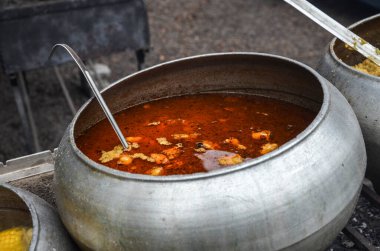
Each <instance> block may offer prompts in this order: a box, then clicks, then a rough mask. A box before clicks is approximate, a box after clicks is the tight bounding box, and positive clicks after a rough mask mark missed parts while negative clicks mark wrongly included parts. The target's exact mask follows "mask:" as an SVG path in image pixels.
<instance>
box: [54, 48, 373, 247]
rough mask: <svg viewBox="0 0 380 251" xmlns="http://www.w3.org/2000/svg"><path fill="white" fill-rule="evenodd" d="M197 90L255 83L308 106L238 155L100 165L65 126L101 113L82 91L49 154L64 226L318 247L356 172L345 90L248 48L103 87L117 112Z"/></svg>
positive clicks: (118, 242) (100, 237) (358, 146)
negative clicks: (140, 166) (270, 143)
mask: <svg viewBox="0 0 380 251" xmlns="http://www.w3.org/2000/svg"><path fill="white" fill-rule="evenodd" d="M200 92H235V93H236V92H238V93H254V94H259V95H265V96H270V97H274V98H279V99H283V100H287V101H290V102H293V103H296V104H299V105H302V106H305V107H308V108H310V109H313V110H315V111H318V115H317V116H316V118H315V120H314V121H313V122H312V124H310V125H309V127H308V128H307V129H306V130H305V131H303V132H302V133H301V134H299V135H298V136H297V137H296V138H294V139H293V140H291V141H289V142H288V143H286V144H285V145H283V146H281V147H280V148H279V149H278V150H275V151H273V152H271V153H269V154H267V155H264V156H261V157H259V158H256V159H254V160H251V161H249V162H245V163H243V164H240V165H238V166H235V167H230V168H225V169H222V170H217V171H213V172H209V173H197V174H192V175H183V176H166V177H153V176H146V175H137V174H130V173H126V172H121V171H118V170H113V169H110V168H107V167H106V166H103V165H100V164H97V163H95V162H94V161H92V160H90V159H89V158H88V157H86V156H85V155H84V154H83V153H82V152H81V151H80V150H79V149H78V148H77V146H76V144H75V138H76V137H77V136H78V135H80V134H81V133H82V132H83V131H84V130H85V129H87V128H89V127H90V126H92V125H94V124H95V123H96V122H98V121H99V120H100V119H103V118H104V115H103V114H102V112H101V110H100V108H99V106H98V104H97V103H96V101H95V100H90V101H89V102H88V103H87V104H85V105H84V106H83V107H82V108H81V110H80V111H79V112H78V114H77V115H76V116H75V118H74V120H73V122H72V123H71V125H70V126H69V128H68V130H67V131H66V133H65V135H64V137H63V139H62V141H61V143H60V146H59V149H58V154H57V159H56V166H55V181H54V189H55V193H56V200H57V206H58V210H59V213H60V215H61V218H62V221H63V222H64V224H65V226H66V227H67V229H68V231H69V232H70V233H71V235H72V236H73V237H74V238H75V239H76V240H77V242H78V243H79V244H80V245H81V246H82V247H84V248H88V249H94V250H122V249H126V250H280V249H284V250H323V249H324V248H325V247H326V246H327V245H328V244H329V243H331V241H332V240H333V239H334V238H335V236H336V235H337V234H338V233H339V231H340V230H341V229H342V228H343V227H344V225H345V224H346V222H347V221H348V219H349V217H350V215H351V213H352V211H353V209H354V206H355V203H356V201H357V198H358V195H359V192H360V188H361V183H362V180H363V177H364V172H365V163H366V154H365V149H364V142H363V138H362V134H361V131H360V128H359V124H358V122H357V120H356V117H355V115H354V113H353V111H352V110H351V107H350V106H349V104H348V103H347V101H346V100H345V99H344V97H343V96H342V95H341V94H340V93H339V92H338V91H337V89H336V88H335V87H333V86H332V85H331V84H329V83H328V82H327V81H326V80H325V79H324V78H322V77H320V76H319V75H318V73H316V72H315V71H313V70H312V69H311V68H309V67H307V66H305V65H303V64H301V63H298V62H296V61H293V60H290V59H286V58H283V57H278V56H272V55H267V54H256V53H231V54H211V55H204V56H197V57H191V58H186V59H182V60H177V61H173V62H169V63H165V64H162V65H159V66H155V67H152V68H150V69H147V70H144V71H142V72H139V73H137V74H134V75H131V76H128V77H126V78H124V79H122V80H120V81H119V82H117V83H116V84H114V85H112V86H111V87H109V88H108V89H107V90H105V91H104V92H103V94H104V96H105V99H106V101H107V102H108V104H109V105H110V106H111V110H113V111H114V112H117V111H120V110H122V109H124V108H126V107H129V106H131V105H134V104H138V103H141V102H145V101H148V100H152V99H157V98H162V97H168V96H174V95H182V94H187V93H200ZM199 112H202V111H199ZM284 116H286V114H284Z"/></svg>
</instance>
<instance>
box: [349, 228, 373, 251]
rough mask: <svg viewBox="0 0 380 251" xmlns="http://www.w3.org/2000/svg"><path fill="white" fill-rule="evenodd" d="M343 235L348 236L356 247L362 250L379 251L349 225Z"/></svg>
mask: <svg viewBox="0 0 380 251" xmlns="http://www.w3.org/2000/svg"><path fill="white" fill-rule="evenodd" d="M343 233H344V234H346V235H347V236H348V237H349V238H350V239H352V240H353V241H354V242H355V244H356V246H357V247H358V248H359V249H360V250H367V251H378V250H379V249H377V248H375V247H374V246H372V245H371V243H369V241H368V240H367V239H366V238H365V237H364V236H363V235H361V234H360V233H359V232H358V231H356V230H355V229H354V228H353V227H351V226H349V225H347V226H346V227H345V228H344V229H343Z"/></svg>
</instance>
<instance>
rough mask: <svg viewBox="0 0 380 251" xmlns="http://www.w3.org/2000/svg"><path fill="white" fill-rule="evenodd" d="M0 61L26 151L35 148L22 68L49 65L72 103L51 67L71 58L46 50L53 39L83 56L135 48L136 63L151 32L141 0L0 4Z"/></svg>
mask: <svg viewBox="0 0 380 251" xmlns="http://www.w3.org/2000/svg"><path fill="white" fill-rule="evenodd" d="M0 33H1V34H7V35H6V36H1V38H0V64H1V67H2V70H3V71H4V72H5V74H6V75H7V76H8V79H9V82H10V83H11V85H12V87H13V91H14V98H15V101H16V105H17V109H18V111H19V114H20V116H21V119H22V125H23V128H24V131H25V134H26V137H27V142H28V145H27V148H28V150H29V151H30V152H33V151H40V146H39V142H38V137H37V129H36V126H35V123H34V118H33V111H32V108H31V106H30V102H29V97H28V92H27V86H28V83H27V81H26V78H25V74H26V72H27V71H29V70H33V69H38V68H42V67H46V66H54V73H55V74H56V76H57V79H58V81H59V83H60V86H61V88H62V91H63V93H64V96H65V98H66V100H67V102H68V105H69V107H70V110H71V111H72V112H75V107H74V105H73V102H72V100H71V97H70V95H69V93H68V92H67V88H66V85H65V83H64V80H63V78H62V77H61V74H60V72H59V68H58V67H56V66H57V65H59V64H62V63H65V62H68V61H70V60H71V58H70V57H69V56H67V54H63V53H62V54H57V56H55V57H54V58H53V60H52V61H51V62H48V61H47V59H48V56H49V53H50V50H51V48H52V46H53V45H54V44H56V43H66V44H69V45H70V46H72V47H73V48H75V50H77V51H78V52H79V55H80V56H81V57H82V58H83V59H85V60H90V59H91V58H95V57H99V56H102V55H108V54H110V53H113V52H120V51H125V50H127V49H129V50H134V51H135V53H136V58H137V69H138V70H140V69H142V68H143V67H144V61H145V53H146V52H147V51H148V50H149V46H150V45H149V44H150V37H149V26H148V17H147V10H146V6H145V3H144V1H143V0H76V1H72V0H70V1H69V0H57V1H47V2H41V3H36V4H32V5H25V6H19V7H17V8H12V7H10V8H5V9H1V10H0Z"/></svg>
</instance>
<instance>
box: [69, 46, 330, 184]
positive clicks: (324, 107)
mask: <svg viewBox="0 0 380 251" xmlns="http://www.w3.org/2000/svg"><path fill="white" fill-rule="evenodd" d="M226 55H227V56H259V57H270V58H274V59H279V60H282V61H285V62H287V63H292V64H295V65H297V66H299V67H300V68H303V70H305V71H307V72H309V73H310V74H312V75H313V76H314V77H315V78H316V80H317V81H318V82H319V84H320V87H321V88H322V92H323V101H322V104H321V108H320V110H319V111H318V113H317V115H316V116H315V118H314V120H313V121H312V122H311V123H310V124H309V125H308V126H307V127H306V129H305V130H303V131H302V132H301V133H300V134H298V135H297V136H296V137H295V138H293V139H291V140H289V141H288V142H286V143H285V144H283V145H282V146H280V147H279V148H278V149H276V150H274V151H272V152H270V153H267V154H265V155H262V156H260V157H257V158H254V159H252V160H249V161H245V162H243V163H241V164H238V165H235V166H231V167H227V168H222V169H218V170H214V171H210V172H205V173H193V174H186V175H169V176H151V175H144V174H134V173H129V172H125V171H120V170H116V169H112V168H109V167H107V166H105V165H101V164H99V163H97V162H95V161H93V160H91V159H90V158H89V157H87V156H86V155H85V154H84V153H82V151H81V150H80V149H79V148H78V147H77V145H76V143H75V138H74V127H75V123H76V122H77V120H78V118H79V116H80V115H81V113H82V112H83V111H84V110H85V109H86V107H87V106H88V104H89V103H90V102H91V101H92V100H93V99H94V97H92V98H90V99H89V100H88V101H87V102H86V103H85V104H83V106H82V107H81V108H80V109H79V110H78V111H77V113H76V115H75V116H74V118H73V120H72V122H71V124H70V130H69V141H70V146H71V147H72V148H73V150H74V152H75V154H76V155H77V157H79V158H80V159H81V160H82V161H84V162H85V163H86V164H87V166H88V167H91V168H93V169H95V170H97V171H100V172H102V173H105V174H107V175H111V176H114V177H117V178H119V179H130V180H136V181H146V182H149V181H151V182H174V181H188V180H198V179H206V178H211V177H215V176H220V175H226V174H229V173H231V172H238V171H241V170H243V169H247V168H251V167H253V166H256V165H258V164H260V163H263V162H266V161H268V160H270V159H272V158H274V157H277V156H279V155H281V154H283V153H284V152H286V151H287V150H289V149H291V148H293V147H294V146H296V145H297V144H299V143H300V142H302V141H303V140H304V139H305V138H307V137H308V136H309V135H310V134H311V133H312V132H313V131H314V130H315V129H316V128H317V127H318V125H319V124H320V123H321V122H322V121H323V120H324V118H325V117H326V114H327V111H328V109H329V106H330V93H329V91H328V85H327V83H328V82H327V80H326V79H324V78H323V77H322V76H320V75H319V74H318V72H317V71H315V70H314V69H312V68H311V67H309V66H307V65H305V64H303V63H301V62H298V61H296V60H293V59H290V58H286V57H282V56H278V55H273V54H268V53H259V52H227V53H209V54H201V55H196V56H190V57H185V58H180V59H176V60H172V61H168V62H164V63H161V64H157V65H154V66H152V67H149V68H146V69H144V70H141V71H139V72H135V73H133V74H130V75H128V76H126V77H124V78H121V79H119V80H117V81H115V82H114V83H112V84H111V85H109V86H108V87H106V88H104V89H103V90H102V91H101V93H104V92H106V91H107V90H108V89H110V88H113V87H114V86H115V85H117V84H119V83H121V82H123V81H126V80H128V79H130V78H133V77H135V76H136V75H140V74H143V73H144V72H147V71H150V70H152V69H156V68H160V67H165V66H168V65H172V64H176V63H177V62H184V61H190V60H193V59H197V58H207V57H219V56H226Z"/></svg>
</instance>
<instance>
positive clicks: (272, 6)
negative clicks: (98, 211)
mask: <svg viewBox="0 0 380 251" xmlns="http://www.w3.org/2000/svg"><path fill="white" fill-rule="evenodd" d="M43 2H54V0H39V1H37V0H29V1H28V0H27V1H23V0H13V1H12V0H2V1H1V3H0V9H1V10H0V11H6V10H10V9H12V8H13V9H15V8H21V7H24V6H29V5H31V4H36V3H37V4H43ZM56 2H64V1H62V0H59V1H58V0H56ZM69 2H75V1H72V0H71V1H69ZM77 2H81V0H78V1H77ZM103 2H104V1H103ZM311 2H312V3H313V4H315V5H316V6H317V7H319V8H321V9H322V10H323V11H325V12H327V13H328V14H329V15H331V16H332V17H333V18H335V19H336V20H337V21H339V22H341V23H342V24H344V25H346V26H348V25H350V24H352V23H354V22H356V21H358V20H360V19H363V18H365V17H368V16H371V15H373V14H376V13H378V12H379V9H376V5H379V4H378V3H377V2H378V1H371V0H363V1H359V0H334V1H326V0H319V1H318V0H314V1H311ZM145 3H146V7H147V13H148V20H149V34H150V44H149V52H148V53H147V54H146V58H145V60H146V61H145V67H149V66H153V65H156V64H158V63H161V62H165V61H168V60H173V59H177V58H182V57H187V56H192V55H198V54H205V53H213V52H237V51H244V52H265V53H271V54H277V55H282V56H286V57H290V58H293V59H296V60H299V61H301V62H303V63H306V64H308V65H310V66H311V67H315V66H316V65H317V64H318V61H319V60H320V58H321V57H322V55H323V54H324V52H325V51H326V49H327V44H328V43H329V41H330V40H331V39H332V36H331V35H330V34H329V33H328V32H326V31H325V30H323V29H322V28H320V27H319V26H318V25H316V24H314V23H313V22H312V21H310V20H309V19H308V18H306V17H305V16H303V15H302V14H300V13H299V12H297V11H296V10H294V9H293V8H292V7H290V6H288V5H287V4H285V3H284V2H283V1H279V0H265V1H264V0H234V1H230V0H218V1H217V0H192V1H188V0H160V1H155V0H146V1H145ZM371 4H372V5H371ZM63 6H64V5H63ZM9 13H10V14H9ZM8 14H9V15H12V13H11V11H10V12H9V11H8ZM68 18H69V17H68ZM94 18H96V17H94ZM0 20H1V15H0ZM0 25H1V24H0ZM78 28H79V29H83V30H84V31H85V30H86V27H80V26H79V27H78ZM39 29H41V30H43V29H44V27H43V26H42V27H39ZM0 34H1V35H0V41H1V40H5V38H6V36H8V35H9V33H4V32H3V33H0ZM31 35H32V36H33V34H31ZM74 35H75V34H74ZM99 36H102V34H99ZM18 42H19V41H14V43H18ZM56 42H57V43H58V42H65V41H56ZM3 49H4V48H3ZM74 49H76V48H74ZM49 50H50V48H49ZM98 52H99V53H98V54H99V55H96V57H91V56H89V57H86V59H88V60H89V59H91V62H93V63H94V64H97V66H99V67H100V68H99V67H98V68H97V69H98V71H99V72H100V74H102V75H101V78H102V79H103V80H104V82H105V83H112V82H114V81H116V80H118V79H120V78H122V77H124V76H127V75H129V74H131V73H134V72H136V71H137V59H136V55H135V51H134V50H124V51H121V52H117V53H109V52H108V51H104V53H102V51H101V50H100V51H99V50H98ZM20 53H25V52H20ZM79 54H80V53H79ZM80 56H81V55H80ZM0 58H1V48H0ZM42 60H47V58H46V59H45V58H44V59H42ZM0 62H1V61H0ZM4 67H5V66H4V65H2V68H3V69H4ZM58 68H59V71H60V73H61V76H62V78H63V79H64V81H65V82H66V85H67V89H68V92H69V94H70V96H71V97H72V99H73V102H74V106H75V108H76V109H78V108H79V107H80V106H81V105H82V104H83V103H84V102H85V101H86V100H88V98H89V96H88V94H86V91H85V89H84V88H83V86H82V85H81V80H80V75H79V73H78V69H77V67H76V66H75V65H74V64H73V63H65V64H62V65H60V66H59V67H58ZM24 78H25V80H26V87H27V93H28V95H29V98H30V107H31V109H32V111H33V115H34V120H35V124H36V129H37V137H38V141H39V144H40V150H47V149H54V148H55V147H57V146H58V143H59V140H60V138H61V136H62V134H63V132H64V130H65V129H66V127H67V125H68V124H69V123H70V121H71V119H72V117H73V114H72V112H71V110H70V108H69V106H68V104H67V102H66V100H65V98H64V95H63V92H62V89H61V87H60V85H59V81H58V79H57V77H56V75H55V74H54V70H53V68H52V67H43V68H40V69H34V70H28V71H26V72H25V74H24ZM0 119H1V122H0V162H4V161H6V160H7V159H11V158H15V157H18V156H22V155H26V154H30V153H31V152H33V151H36V149H35V148H34V149H33V148H30V147H28V138H27V137H26V136H25V135H26V134H25V130H24V129H23V126H22V121H21V119H20V115H19V112H18V109H17V105H16V99H15V94H14V91H12V87H11V82H10V79H9V78H8V75H7V74H5V73H4V71H1V73H0ZM29 140H30V139H29ZM29 145H30V142H29Z"/></svg>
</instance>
